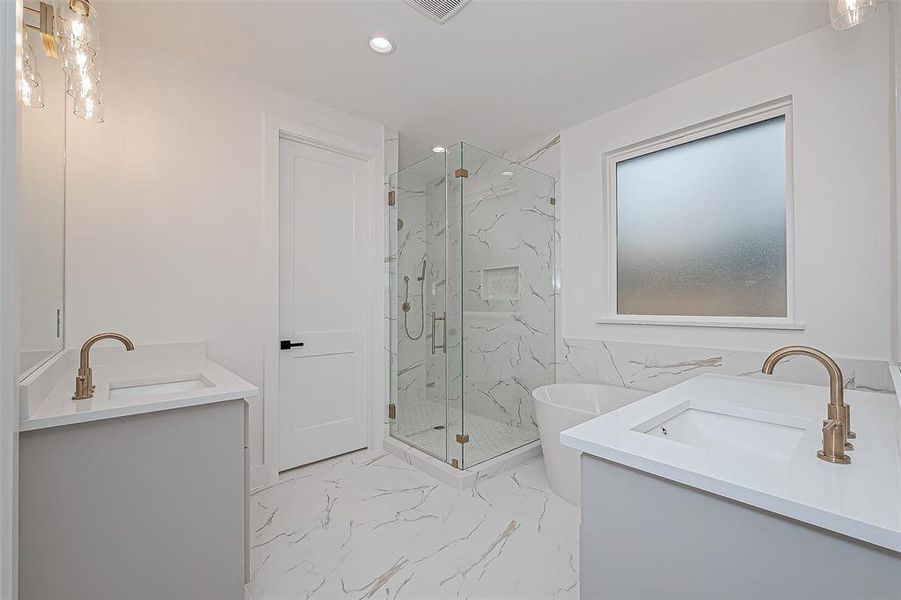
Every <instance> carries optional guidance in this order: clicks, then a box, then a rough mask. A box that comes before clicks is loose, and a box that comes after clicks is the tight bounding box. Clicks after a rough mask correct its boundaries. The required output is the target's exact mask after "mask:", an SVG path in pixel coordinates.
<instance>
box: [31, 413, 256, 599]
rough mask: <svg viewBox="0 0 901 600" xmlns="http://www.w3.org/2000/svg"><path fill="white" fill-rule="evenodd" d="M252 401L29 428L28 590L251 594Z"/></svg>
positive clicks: (74, 594) (36, 594)
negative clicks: (247, 582) (249, 483)
mask: <svg viewBox="0 0 901 600" xmlns="http://www.w3.org/2000/svg"><path fill="white" fill-rule="evenodd" d="M246 419H247V416H246V403H245V402H244V400H243V399H232V400H225V401H219V402H215V403H209V404H201V405H193V406H186V407H180V408H174V409H170V410H160V411H154V412H147V413H143V414H134V415H128V416H121V417H116V418H106V419H101V420H95V421H89V422H82V423H74V424H69V425H62V426H57V427H48V428H42V429H35V430H31V431H23V432H21V434H20V438H19V452H20V469H19V489H20V503H19V557H20V558H19V564H20V569H19V593H20V597H21V598H23V599H27V598H40V599H42V600H48V599H58V598H92V599H96V600H101V599H116V600H123V599H127V598H192V599H199V598H216V599H236V600H238V599H241V598H243V597H244V579H245V564H246V563H245V559H246V548H247V544H246V536H247V529H246V518H247V514H246V511H247V504H246V502H247V481H248V479H247V469H246V446H247V433H246Z"/></svg>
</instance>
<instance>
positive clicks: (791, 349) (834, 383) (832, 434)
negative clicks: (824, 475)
mask: <svg viewBox="0 0 901 600" xmlns="http://www.w3.org/2000/svg"><path fill="white" fill-rule="evenodd" d="M789 356H809V357H810V358H814V359H816V360H818V361H820V364H822V365H823V366H824V367H826V371H827V372H828V373H829V406H828V413H827V415H828V417H829V418H828V419H827V420H825V421H823V449H822V450H817V456H818V457H819V458H821V459H823V460H826V461H829V462H833V463H840V464H848V463H849V462H851V457H850V456H848V455H847V454H845V451H846V450H853V449H854V446H853V445H851V443H850V442H848V438H849V437H854V434H853V433H851V407H850V406H848V405H847V404H845V393H844V387H843V386H844V380H843V379H842V370H841V369H839V368H838V364H836V362H835V361H834V360H832V358H831V357H830V356H829V355H828V354H826V353H825V352H822V351H820V350H817V349H816V348H811V347H810V346H785V347H784V348H779V349H778V350H776V351H775V352H773V353H772V354H770V355H769V356H767V358H766V360H765V361H763V368H762V369H760V370H761V371H762V372H763V373H766V374H767V375H772V374H773V369H774V368H775V367H776V363H778V362H779V361H780V360H782V359H783V358H786V357H789Z"/></svg>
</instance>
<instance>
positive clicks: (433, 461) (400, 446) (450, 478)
mask: <svg viewBox="0 0 901 600" xmlns="http://www.w3.org/2000/svg"><path fill="white" fill-rule="evenodd" d="M384 448H385V450H386V451H387V452H389V453H390V454H393V455H394V456H396V457H398V458H400V459H401V460H403V461H404V462H406V463H407V464H408V465H411V466H413V467H415V468H416V469H417V470H418V471H422V472H423V473H425V474H426V475H430V476H432V477H434V478H435V479H437V480H438V481H440V482H442V483H446V484H447V485H449V486H451V487H453V488H454V489H457V490H465V489H469V488H471V487H472V486H473V485H475V482H476V480H477V479H479V478H484V477H486V476H487V477H491V476H494V475H496V474H498V473H502V472H504V471H508V470H510V469H513V468H515V467H518V466H519V465H521V464H523V463H526V462H528V461H530V460H532V459H533V458H538V457H539V456H541V442H539V441H538V440H535V441H534V442H529V443H528V444H526V445H524V446H520V447H519V448H516V449H515V450H510V451H509V452H506V453H504V454H501V455H500V456H496V457H494V458H492V459H490V460H486V461H484V462H481V463H479V464H477V465H475V466H473V467H471V468H469V469H462V470H461V469H456V468H454V467H452V466H450V465H449V464H447V463H445V462H444V461H442V460H440V459H437V458H435V457H434V456H431V455H429V454H426V453H425V452H423V451H422V450H420V449H418V448H414V447H413V446H411V445H410V444H407V443H406V442H403V441H401V440H399V439H397V438H393V437H390V436H389V437H386V438H385V441H384Z"/></svg>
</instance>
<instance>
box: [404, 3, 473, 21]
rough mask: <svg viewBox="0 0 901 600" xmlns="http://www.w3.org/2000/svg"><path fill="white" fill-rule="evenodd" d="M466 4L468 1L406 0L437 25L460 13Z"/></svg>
mask: <svg viewBox="0 0 901 600" xmlns="http://www.w3.org/2000/svg"><path fill="white" fill-rule="evenodd" d="M467 2H469V0H406V3H407V4H409V5H410V6H412V7H413V8H415V9H416V10H418V11H419V12H421V13H422V14H424V15H425V16H427V17H428V18H430V19H431V20H433V21H435V22H436V23H438V24H439V25H443V24H444V23H446V22H447V21H448V20H449V19H450V18H451V17H453V16H454V15H455V14H457V13H458V12H460V9H461V8H463V7H464V6H465V5H466V3H467Z"/></svg>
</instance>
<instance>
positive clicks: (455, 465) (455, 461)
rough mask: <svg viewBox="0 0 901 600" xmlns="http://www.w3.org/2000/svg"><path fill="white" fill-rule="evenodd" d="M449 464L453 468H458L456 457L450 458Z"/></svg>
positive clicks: (458, 463)
mask: <svg viewBox="0 0 901 600" xmlns="http://www.w3.org/2000/svg"><path fill="white" fill-rule="evenodd" d="M451 466H452V467H453V468H455V469H459V468H460V462H459V461H458V460H457V459H456V458H452V459H451Z"/></svg>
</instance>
